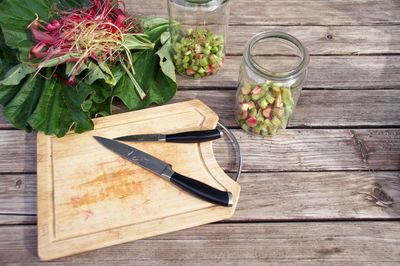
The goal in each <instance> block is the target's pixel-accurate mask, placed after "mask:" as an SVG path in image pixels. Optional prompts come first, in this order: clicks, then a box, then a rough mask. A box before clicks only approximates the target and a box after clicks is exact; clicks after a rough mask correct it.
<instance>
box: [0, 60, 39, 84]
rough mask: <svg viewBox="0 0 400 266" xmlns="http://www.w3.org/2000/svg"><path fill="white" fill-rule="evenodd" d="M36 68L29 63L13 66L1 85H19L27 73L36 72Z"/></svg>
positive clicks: (0, 82) (1, 81) (0, 81)
mask: <svg viewBox="0 0 400 266" xmlns="http://www.w3.org/2000/svg"><path fill="white" fill-rule="evenodd" d="M35 71H36V69H35V68H34V67H31V66H30V65H28V64H25V63H21V64H18V65H15V66H14V67H12V68H11V69H10V70H9V71H8V72H7V73H6V74H5V76H6V78H4V79H3V80H0V85H4V86H10V85H18V84H19V83H20V81H21V80H22V79H23V78H25V76H26V75H28V74H30V73H33V72H35Z"/></svg>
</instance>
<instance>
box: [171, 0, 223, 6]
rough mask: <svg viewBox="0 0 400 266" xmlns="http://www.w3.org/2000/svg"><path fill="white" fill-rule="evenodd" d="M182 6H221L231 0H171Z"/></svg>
mask: <svg viewBox="0 0 400 266" xmlns="http://www.w3.org/2000/svg"><path fill="white" fill-rule="evenodd" d="M169 1H170V2H173V3H175V4H178V5H180V6H187V7H210V6H220V5H223V4H225V3H226V2H228V1H229V0H169Z"/></svg>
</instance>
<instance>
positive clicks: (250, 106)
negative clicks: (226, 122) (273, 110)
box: [248, 101, 256, 109]
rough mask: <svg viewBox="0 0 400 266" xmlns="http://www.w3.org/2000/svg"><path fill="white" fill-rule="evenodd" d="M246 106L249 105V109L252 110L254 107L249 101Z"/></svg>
mask: <svg viewBox="0 0 400 266" xmlns="http://www.w3.org/2000/svg"><path fill="white" fill-rule="evenodd" d="M248 104H249V109H253V108H254V107H256V105H255V103H254V102H251V101H250V102H248Z"/></svg>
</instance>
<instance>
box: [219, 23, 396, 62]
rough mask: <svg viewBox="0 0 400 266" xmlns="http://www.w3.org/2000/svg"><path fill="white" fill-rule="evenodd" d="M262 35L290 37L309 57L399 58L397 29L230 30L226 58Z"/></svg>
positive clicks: (298, 27) (256, 28)
mask: <svg viewBox="0 0 400 266" xmlns="http://www.w3.org/2000/svg"><path fill="white" fill-rule="evenodd" d="M264 31H271V32H276V31H278V32H279V31H280V32H286V33H289V34H291V35H293V36H295V37H296V38H298V39H299V40H300V41H302V42H303V44H304V45H305V47H307V49H308V52H309V53H310V54H311V55H340V54H342V55H350V54H356V55H359V54H363V55H366V54H375V55H376V54H385V55H387V54H396V53H397V54H398V53H399V52H400V27H398V26H397V25H385V26H371V25H369V26H230V27H229V31H228V38H227V45H226V46H227V54H228V55H242V53H243V49H244V47H245V45H246V43H247V41H248V40H249V39H250V38H251V37H253V36H254V35H255V34H258V33H260V32H264Z"/></svg>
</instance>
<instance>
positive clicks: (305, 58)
mask: <svg viewBox="0 0 400 266" xmlns="http://www.w3.org/2000/svg"><path fill="white" fill-rule="evenodd" d="M271 38H276V39H283V40H286V41H289V42H290V43H292V44H294V45H295V46H296V47H297V48H298V49H299V52H300V54H301V56H302V60H301V62H300V63H299V64H298V65H297V66H295V67H293V68H292V69H290V70H288V71H283V72H272V71H270V70H267V72H263V71H261V70H260V69H259V68H257V67H256V65H258V64H257V63H256V62H255V60H254V59H253V58H252V56H251V49H252V48H253V47H254V45H255V44H257V43H258V42H260V41H262V40H265V39H271ZM243 57H244V59H245V60H244V61H245V63H246V65H247V66H248V67H249V68H251V70H252V71H253V72H255V73H257V74H258V75H259V76H262V77H264V78H266V79H271V80H286V79H288V78H293V77H295V76H298V75H300V74H301V73H302V72H303V71H304V70H305V69H306V67H307V66H308V63H309V61H310V56H309V53H308V51H307V49H306V47H305V46H304V45H303V43H302V42H301V41H300V40H299V39H297V38H296V37H294V36H292V35H290V34H288V33H285V32H279V31H276V32H268V31H265V32H261V33H258V34H256V35H254V36H253V37H252V38H251V39H250V40H249V41H248V42H247V44H246V46H245V49H244V53H243Z"/></svg>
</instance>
